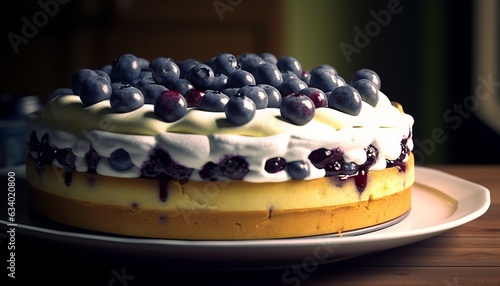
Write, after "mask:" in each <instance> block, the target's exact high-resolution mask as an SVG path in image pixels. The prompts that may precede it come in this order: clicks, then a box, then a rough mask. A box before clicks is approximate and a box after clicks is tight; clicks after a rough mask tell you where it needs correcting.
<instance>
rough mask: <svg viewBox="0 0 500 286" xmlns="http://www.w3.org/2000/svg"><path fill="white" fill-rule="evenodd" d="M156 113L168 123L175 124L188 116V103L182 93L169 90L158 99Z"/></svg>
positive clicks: (155, 106) (155, 107)
mask: <svg viewBox="0 0 500 286" xmlns="http://www.w3.org/2000/svg"><path fill="white" fill-rule="evenodd" d="M154 112H155V114H156V115H157V116H158V117H160V118H161V119H162V120H164V121H166V122H175V121H177V120H179V119H181V118H182V117H183V116H184V115H186V113H187V102H186V100H185V99H184V97H183V96H182V94H180V92H178V91H176V90H167V91H164V92H162V93H161V94H160V95H159V96H158V98H156V101H155V105H154Z"/></svg>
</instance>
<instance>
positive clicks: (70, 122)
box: [28, 91, 414, 182]
mask: <svg viewBox="0 0 500 286" xmlns="http://www.w3.org/2000/svg"><path fill="white" fill-rule="evenodd" d="M153 107H154V106H153V105H152V104H145V105H144V106H143V107H141V108H139V109H137V110H134V111H132V112H128V113H115V112H113V111H112V110H111V107H110V103H109V100H105V101H102V102H99V103H97V104H94V105H91V106H88V107H87V106H85V105H84V104H83V103H82V102H81V100H80V98H79V96H77V95H65V96H60V97H57V98H55V99H53V100H52V101H51V102H49V103H48V104H47V105H46V106H45V107H44V108H43V109H42V110H41V111H40V112H38V113H34V114H32V115H31V116H30V118H29V120H28V122H29V124H28V125H29V128H30V130H29V132H28V135H29V134H30V133H31V131H33V130H35V131H36V135H37V137H38V139H41V137H42V136H43V135H44V134H48V135H49V138H50V143H51V144H52V145H54V146H56V147H57V148H69V149H71V150H72V151H73V153H74V154H75V156H76V160H75V166H76V168H75V170H76V171H78V172H86V171H87V170H88V166H87V162H86V160H85V154H87V152H89V150H91V148H92V149H93V150H95V151H96V152H97V153H98V154H99V155H100V156H101V159H100V160H99V162H98V165H97V168H96V172H97V173H98V174H101V175H105V176H113V177H130V178H133V177H140V176H141V166H142V165H143V163H144V162H145V161H146V160H148V158H149V155H150V154H151V152H152V150H153V149H155V148H156V149H158V148H159V149H162V150H165V151H167V152H168V154H169V155H170V157H171V158H172V159H173V160H174V161H175V162H176V163H177V164H180V165H183V166H185V167H187V168H193V169H194V170H195V171H194V172H193V173H192V175H191V177H190V178H189V179H190V180H202V179H201V178H200V175H199V174H198V170H201V169H202V167H203V166H204V165H205V164H206V163H207V162H214V163H218V162H220V161H221V160H222V158H224V157H225V156H236V155H238V156H241V157H243V158H245V160H246V161H247V162H248V165H249V166H248V167H249V172H248V173H247V174H246V175H245V177H244V178H243V180H245V181H249V182H282V181H287V180H291V177H290V176H289V175H288V174H287V172H286V171H285V170H282V171H279V172H276V173H268V172H267V171H265V169H264V166H265V163H266V160H268V159H270V158H274V157H282V158H284V159H285V160H286V161H287V162H291V161H299V160H301V161H304V162H306V164H308V165H309V171H310V172H309V175H308V176H307V177H306V178H305V179H306V180H308V179H315V178H320V177H323V176H325V171H324V170H323V169H317V168H316V167H314V166H313V165H312V164H311V162H310V161H309V160H308V156H309V154H310V153H311V152H312V151H314V150H316V149H319V148H326V149H334V148H340V149H341V150H342V151H343V154H344V155H343V156H344V160H345V161H346V162H354V163H356V164H358V165H361V164H363V163H364V162H365V161H366V160H367V156H366V152H365V150H364V148H365V147H367V146H369V145H373V146H374V147H375V148H377V150H378V152H379V157H378V160H377V161H376V162H375V164H374V165H372V166H371V167H370V170H382V169H384V168H386V167H387V165H386V160H396V159H397V158H398V157H399V156H400V154H401V148H402V147H401V141H402V140H403V139H406V144H407V147H408V148H409V149H410V150H412V149H413V141H412V139H411V129H412V126H413V122H414V121H413V118H412V117H411V116H410V115H408V114H405V113H404V112H403V111H402V110H400V109H398V108H397V107H395V106H393V105H392V104H391V102H390V100H389V99H388V98H387V96H386V95H385V94H383V93H382V92H380V91H379V101H378V103H377V105H376V106H375V107H373V106H371V105H369V104H367V103H365V102H363V103H362V108H361V112H360V113H359V114H358V115H357V116H352V115H348V114H345V113H343V112H340V111H337V110H334V109H331V108H317V109H316V112H315V117H314V118H313V120H311V121H310V122H309V123H307V124H306V125H303V126H298V125H294V124H291V123H289V122H287V121H285V120H283V119H282V118H281V116H280V111H279V109H276V108H266V109H259V110H257V113H256V115H255V117H254V119H253V120H252V121H250V122H249V123H247V124H245V125H243V126H234V125H232V124H231V123H229V122H228V121H227V120H226V118H225V114H224V112H207V111H202V110H199V109H197V108H190V109H189V110H188V112H187V114H186V115H185V116H184V117H183V118H181V119H180V120H178V121H176V122H172V123H168V122H164V121H162V120H161V119H160V118H158V117H157V116H156V115H155V114H154V109H153ZM120 148H121V149H124V150H125V151H127V152H128V154H129V155H130V159H131V161H132V163H133V166H132V168H130V169H127V170H125V171H123V170H116V169H114V168H113V167H112V166H111V164H110V163H109V156H110V155H111V153H112V152H113V151H115V150H117V149H120ZM32 156H33V157H35V158H36V154H34V152H32ZM405 160H407V158H406V159H405ZM53 164H54V165H56V166H58V163H57V161H55V160H54V162H53ZM59 167H60V166H59Z"/></svg>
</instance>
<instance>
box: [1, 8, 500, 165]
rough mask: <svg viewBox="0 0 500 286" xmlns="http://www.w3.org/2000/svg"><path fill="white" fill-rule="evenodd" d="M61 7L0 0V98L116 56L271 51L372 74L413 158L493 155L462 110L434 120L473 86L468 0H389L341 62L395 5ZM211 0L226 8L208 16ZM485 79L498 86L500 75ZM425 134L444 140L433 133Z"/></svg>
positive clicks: (47, 89) (488, 133)
mask: <svg viewBox="0 0 500 286" xmlns="http://www.w3.org/2000/svg"><path fill="white" fill-rule="evenodd" d="M60 2H61V3H59V2H57V1H56V0H45V1H43V0H42V1H7V2H4V3H3V4H2V9H1V15H0V20H1V32H0V35H1V36H2V37H1V39H2V40H1V41H0V45H1V58H0V63H1V69H0V70H1V72H0V93H13V94H16V95H24V94H36V95H39V96H40V97H41V98H42V100H44V101H45V100H46V99H47V98H48V97H49V95H50V93H51V92H52V91H53V90H54V89H56V88H58V87H67V86H69V83H70V79H71V76H72V74H73V73H74V72H75V71H76V70H77V69H79V68H99V67H101V66H104V65H106V64H110V63H111V62H112V61H113V59H115V58H116V57H118V56H119V55H121V54H124V53H133V54H136V55H138V56H142V57H145V58H147V59H150V60H152V59H154V58H156V57H159V56H165V57H171V58H173V59H174V60H176V61H180V60H183V59H186V58H195V59H198V60H202V61H204V60H206V59H208V58H210V57H212V56H214V55H216V54H218V53H221V52H229V53H232V54H235V55H239V54H241V53H245V52H254V53H260V52H271V53H274V54H275V55H276V56H278V57H281V56H284V55H291V56H293V57H296V58H297V59H298V60H299V61H301V63H302V65H303V67H304V68H305V69H311V68H312V67H314V66H315V65H318V64H321V63H327V64H331V65H333V66H334V67H335V68H336V69H337V70H338V72H339V74H340V75H341V76H343V77H344V78H345V79H347V80H348V79H349V78H350V76H351V75H352V74H353V73H354V72H355V71H356V70H357V69H360V68H365V67H368V68H371V69H373V70H375V71H377V73H379V75H380V77H381V79H382V91H383V92H384V93H386V94H387V95H388V96H389V98H391V99H392V100H395V101H399V102H401V103H402V104H403V106H404V108H405V111H406V112H407V113H409V114H411V115H413V116H414V118H415V126H414V139H415V143H416V146H415V154H416V156H417V163H418V164H435V163H464V164H468V163H476V164H490V163H496V164H498V163H499V162H500V151H499V143H500V137H499V134H497V133H495V132H494V131H493V130H492V129H490V128H489V127H488V126H487V125H486V124H484V123H483V122H482V121H481V120H480V119H478V117H476V116H475V115H474V114H473V113H472V112H470V115H469V112H467V116H465V115H460V116H459V118H458V119H460V124H458V121H451V119H450V117H448V120H445V119H444V118H443V115H444V114H445V113H446V112H447V111H448V112H450V111H452V110H453V107H454V105H456V104H462V103H463V102H464V99H466V98H467V97H469V96H471V95H472V94H473V93H474V88H475V87H476V85H477V83H476V82H474V79H475V78H476V77H477V76H478V75H477V74H475V72H474V71H473V63H474V50H473V23H474V21H477V20H478V19H477V18H475V17H474V16H473V15H474V9H475V6H474V5H473V4H474V2H473V1H471V0H468V1H461V2H460V5H458V4H457V2H456V1H430V0H428V1H411V0H401V1H397V2H398V3H399V4H398V5H399V6H398V7H401V9H402V10H401V12H400V13H398V14H393V15H392V17H391V20H390V23H389V24H388V25H386V26H385V27H380V30H379V31H378V32H377V33H376V35H375V36H373V37H371V38H370V43H369V44H368V45H367V46H366V47H363V48H362V49H361V52H359V53H355V54H352V55H351V60H350V61H348V60H347V59H346V57H345V56H344V54H343V53H342V51H341V49H340V44H341V43H342V42H344V43H348V44H351V45H354V37H355V36H356V31H355V29H354V28H355V27H359V28H360V29H361V30H364V28H365V26H366V25H367V24H368V23H370V21H373V20H374V18H373V15H372V14H371V12H372V11H373V12H375V13H376V12H379V11H381V10H384V9H387V6H388V5H389V3H395V2H394V0H384V1H381V0H377V1H359V0H358V1H345V0H342V1H322V0H315V1H300V0H295V1H249V0H232V1H227V0H219V1H211V0H210V1H202V0H185V1H154V0H147V1H97V0H91V1H80V0H73V1H62V0H61V1H60ZM66 2H67V3H66ZM40 3H44V4H43V5H49V6H50V5H52V6H50V7H51V9H52V11H53V15H48V14H47V13H46V14H45V18H44V16H43V15H41V14H40V13H41V11H44V8H42V6H41V4H40ZM217 3H218V4H221V3H222V4H223V5H222V6H221V5H219V6H218V7H219V8H220V9H227V10H225V11H222V10H219V12H218V11H217V9H216V8H215V6H214V4H217ZM224 5H226V6H224ZM221 11H222V12H221ZM37 13H38V14H37ZM497 14H498V12H497ZM36 15H38V18H37V17H35V16H36ZM23 17H25V18H26V19H27V20H28V21H29V22H31V23H33V21H38V24H40V25H39V27H36V29H37V31H36V32H33V31H32V32H33V33H32V34H33V35H29V36H30V38H29V37H25V38H26V39H27V43H21V44H19V45H18V46H17V48H18V51H17V52H16V51H15V48H14V47H13V45H12V43H11V42H10V41H9V37H8V35H9V33H15V34H16V35H19V36H23V26H24V25H25V22H23ZM35 19H37V20H35ZM491 29H496V27H491ZM11 35H12V34H11ZM496 35H497V39H498V32H496ZM497 66H498V64H497ZM485 76H486V75H485ZM493 80H494V81H500V78H499V77H498V74H494V75H493ZM495 92H496V96H497V97H499V96H498V91H495ZM496 102H497V103H498V105H499V106H500V100H497V101H496ZM448 115H454V116H458V115H457V113H448ZM455 118H456V117H455ZM458 119H457V120H458ZM433 132H440V133H439V134H440V136H439V137H440V139H442V140H438V141H439V142H437V141H436V140H434V139H433ZM443 138H445V139H443Z"/></svg>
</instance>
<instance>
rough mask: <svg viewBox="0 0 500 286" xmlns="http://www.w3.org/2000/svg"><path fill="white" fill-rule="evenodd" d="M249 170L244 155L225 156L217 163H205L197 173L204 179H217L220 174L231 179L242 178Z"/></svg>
mask: <svg viewBox="0 0 500 286" xmlns="http://www.w3.org/2000/svg"><path fill="white" fill-rule="evenodd" d="M249 171H250V170H249V168H248V162H247V160H246V159H245V158H244V157H242V156H225V157H224V158H223V159H222V160H221V161H220V162H219V164H215V163H213V162H208V163H206V164H205V165H204V166H203V167H202V168H201V170H200V171H199V174H200V177H201V178H202V179H203V180H206V181H217V180H218V179H219V177H221V176H222V177H226V178H229V179H231V180H243V178H244V177H245V175H246V174H247V173H248V172H249Z"/></svg>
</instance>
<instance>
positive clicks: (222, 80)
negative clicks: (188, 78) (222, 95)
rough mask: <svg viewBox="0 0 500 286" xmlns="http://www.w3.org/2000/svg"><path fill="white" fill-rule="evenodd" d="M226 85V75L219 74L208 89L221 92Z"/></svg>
mask: <svg viewBox="0 0 500 286" xmlns="http://www.w3.org/2000/svg"><path fill="white" fill-rule="evenodd" d="M226 84H227V75H225V74H223V73H220V74H216V75H215V77H214V82H213V83H212V84H211V85H210V86H209V87H208V89H211V90H223V89H224V87H225V86H226Z"/></svg>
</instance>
